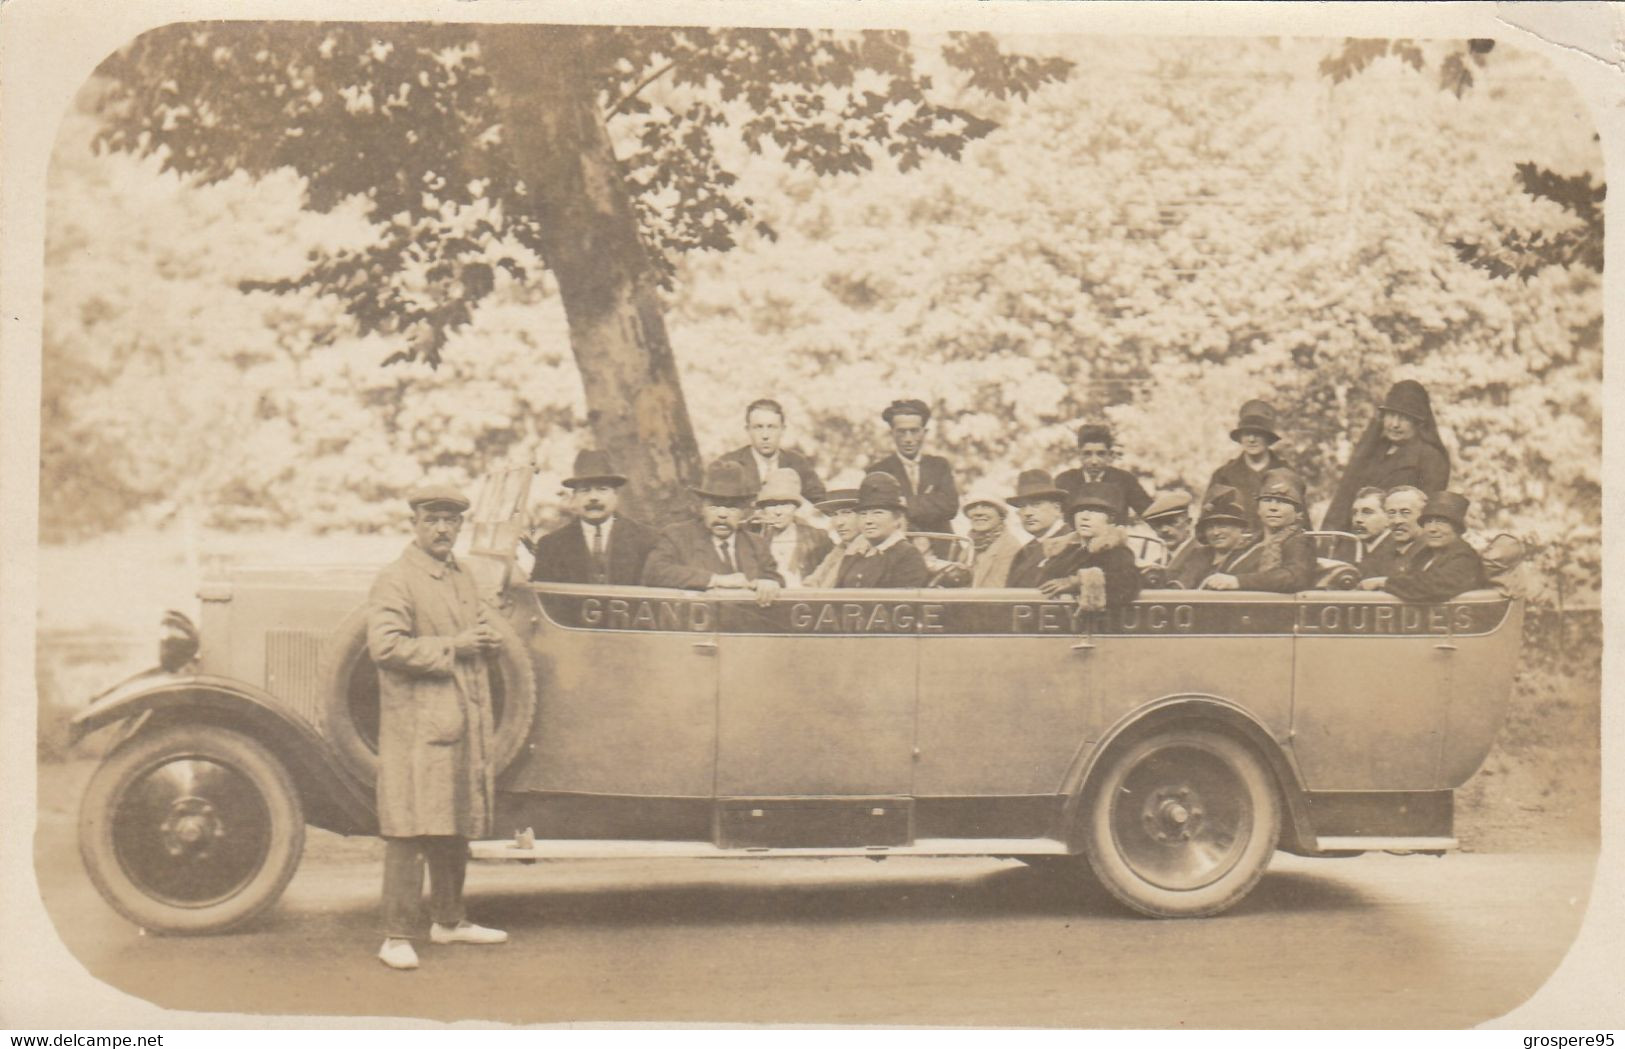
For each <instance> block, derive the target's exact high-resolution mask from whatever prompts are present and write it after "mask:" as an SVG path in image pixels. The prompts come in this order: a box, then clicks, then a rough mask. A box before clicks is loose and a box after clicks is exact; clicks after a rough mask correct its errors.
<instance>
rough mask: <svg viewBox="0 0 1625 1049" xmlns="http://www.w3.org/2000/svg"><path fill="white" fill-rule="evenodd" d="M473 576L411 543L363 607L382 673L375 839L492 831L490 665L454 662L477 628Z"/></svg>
mask: <svg viewBox="0 0 1625 1049" xmlns="http://www.w3.org/2000/svg"><path fill="white" fill-rule="evenodd" d="M479 612H480V600H479V596H478V594H477V592H476V591H475V588H474V576H473V573H471V572H470V571H469V570H468V569H466V568H464V567H462V566H461V565H459V564H458V563H457V562H456V561H455V560H453V561H440V560H437V559H436V558H434V557H432V556H430V555H429V554H427V553H425V552H424V551H423V549H422V548H421V547H419V546H418V545H417V544H416V543H413V544H412V545H410V546H408V547H407V548H406V552H405V553H403V554H401V556H400V557H399V558H398V559H397V560H396V561H395V563H394V564H391V565H390V566H388V567H387V568H385V569H384V570H383V571H382V572H380V573H378V578H377V579H376V580H375V581H374V582H373V584H372V592H371V593H370V594H369V595H368V597H367V651H368V653H369V654H370V655H371V656H372V660H373V662H374V663H376V664H377V665H378V782H377V800H378V833H379V834H381V835H383V836H384V837H388V838H415V837H420V836H423V835H430V834H437V835H454V836H456V837H460V838H483V837H485V836H487V835H488V834H489V833H490V831H491V819H492V815H491V813H492V799H493V797H494V793H493V777H494V775H495V773H494V770H493V769H492V768H491V760H490V754H491V689H490V671H489V669H488V667H487V660H488V659H489V658H490V657H488V656H483V655H476V656H469V657H465V658H463V659H458V658H457V651H456V648H455V646H454V645H453V639H454V638H455V637H456V636H457V635H458V634H461V633H462V632H463V631H465V630H470V629H472V628H473V627H474V626H476V625H477V624H478V622H479Z"/></svg>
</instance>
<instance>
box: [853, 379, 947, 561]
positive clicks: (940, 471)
mask: <svg viewBox="0 0 1625 1049" xmlns="http://www.w3.org/2000/svg"><path fill="white" fill-rule="evenodd" d="M880 417H881V418H882V419H884V420H885V421H886V425H887V426H889V427H890V428H891V440H892V446H893V448H895V449H896V450H895V451H893V452H892V454H891V455H888V456H886V457H885V458H883V459H877V460H876V461H874V462H872V463H870V464H869V468H868V469H867V470H865V471H864V473H865V474H874V473H883V474H891V475H892V476H893V477H895V478H896V479H897V482H898V484H899V485H901V488H902V495H903V499H904V501H905V502H906V503H907V504H908V526H909V527H910V528H912V529H914V530H915V531H917V532H952V531H953V520H954V515H955V514H957V513H959V489H958V488H957V487H956V486H955V485H954V469H953V467H952V466H951V465H949V463H948V460H946V459H944V458H943V457H942V456H940V455H925V454H922V452H921V451H920V449H921V446H922V445H924V443H925V431H926V427H927V426H929V425H930V423H931V408H930V406H928V405H927V404H926V403H925V402H924V401H921V400H916V399H908V400H899V401H893V402H891V404H889V405H887V406H886V410H885V411H883V412H881V413H880ZM939 553H942V551H939Z"/></svg>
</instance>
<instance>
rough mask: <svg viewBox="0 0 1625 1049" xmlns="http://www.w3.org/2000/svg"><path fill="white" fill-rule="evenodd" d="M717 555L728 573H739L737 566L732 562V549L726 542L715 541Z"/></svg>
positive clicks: (723, 540) (736, 563)
mask: <svg viewBox="0 0 1625 1049" xmlns="http://www.w3.org/2000/svg"><path fill="white" fill-rule="evenodd" d="M717 555H718V556H719V557H721V558H722V563H723V564H724V565H726V566H728V571H730V572H737V571H739V564H738V562H736V561H735V560H734V555H733V548H732V547H731V546H730V545H729V543H728V540H726V539H718V540H717Z"/></svg>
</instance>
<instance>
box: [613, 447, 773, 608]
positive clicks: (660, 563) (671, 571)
mask: <svg viewBox="0 0 1625 1049" xmlns="http://www.w3.org/2000/svg"><path fill="white" fill-rule="evenodd" d="M689 490H690V491H692V492H693V493H694V494H695V495H696V496H698V497H699V500H700V513H699V516H698V517H696V518H695V519H693V520H689V521H680V522H678V523H677V524H674V525H671V526H670V527H668V528H666V529H665V530H664V531H662V532H661V533H660V540H659V542H657V543H655V548H654V549H653V550H652V551H650V553H649V560H648V562H647V563H646V564H645V565H644V569H643V585H644V586H669V587H676V588H678V589H681V590H709V589H722V590H753V591H755V592H756V602H757V604H761V605H767V604H771V603H772V602H773V599H774V598H775V597H777V596H778V593H779V588H780V587H781V586H783V585H784V577H783V576H781V575H779V570H778V568H777V567H776V566H775V565H774V563H773V554H772V553H771V552H770V551H769V550H768V548H767V543H766V542H765V541H763V539H762V537H761V536H759V535H752V534H751V533H750V532H745V531H741V530H740V528H739V526H740V523H741V522H742V521H743V520H744V517H745V508H746V507H748V506H749V505H750V504H751V502H752V501H753V500H754V499H755V497H756V489H755V488H754V487H752V486H751V484H750V483H749V482H748V481H747V480H746V479H745V471H744V469H743V468H742V467H741V466H740V465H739V464H738V463H729V462H716V463H712V464H711V465H710V466H709V467H708V468H707V469H706V471H705V480H704V481H703V482H702V483H701V484H700V485H699V486H698V487H695V488H691V489H689Z"/></svg>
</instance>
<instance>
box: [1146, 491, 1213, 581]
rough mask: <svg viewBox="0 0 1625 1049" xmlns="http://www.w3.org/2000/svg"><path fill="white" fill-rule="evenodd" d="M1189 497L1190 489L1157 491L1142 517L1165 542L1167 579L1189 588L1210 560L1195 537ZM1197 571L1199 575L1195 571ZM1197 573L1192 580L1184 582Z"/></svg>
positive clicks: (1199, 579)
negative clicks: (1183, 490) (1188, 490)
mask: <svg viewBox="0 0 1625 1049" xmlns="http://www.w3.org/2000/svg"><path fill="white" fill-rule="evenodd" d="M1190 506H1191V496H1190V493H1189V492H1159V493H1158V494H1157V497H1156V498H1155V499H1153V500H1151V505H1150V506H1148V507H1146V510H1145V515H1144V520H1145V523H1146V524H1148V525H1150V526H1151V527H1152V528H1153V529H1154V530H1155V531H1156V533H1157V536H1158V537H1159V538H1160V539H1161V540H1162V541H1163V543H1164V544H1166V547H1167V557H1166V559H1165V561H1164V565H1165V575H1166V577H1167V579H1168V581H1169V582H1178V583H1179V585H1180V586H1182V587H1186V588H1189V587H1192V586H1195V585H1196V584H1197V583H1200V582H1201V581H1202V576H1203V575H1206V574H1207V572H1206V567H1207V564H1208V563H1209V559H1208V555H1207V552H1206V550H1205V548H1204V547H1203V546H1202V544H1201V543H1200V542H1199V541H1198V540H1197V538H1196V529H1195V528H1194V527H1193V526H1192V525H1191V512H1190ZM1198 573H1200V574H1198ZM1192 575H1196V579H1195V581H1194V582H1186V581H1185V580H1186V579H1188V578H1189V577H1190V576H1192Z"/></svg>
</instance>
